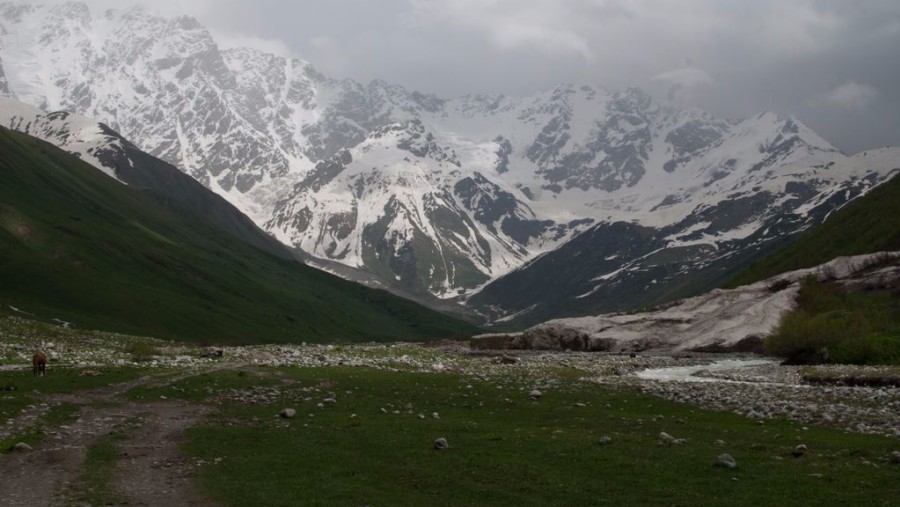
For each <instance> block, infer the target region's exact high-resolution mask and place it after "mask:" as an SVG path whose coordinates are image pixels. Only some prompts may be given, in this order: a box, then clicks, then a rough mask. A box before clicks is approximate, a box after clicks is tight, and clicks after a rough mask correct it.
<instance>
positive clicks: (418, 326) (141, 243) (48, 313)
mask: <svg viewBox="0 0 900 507" xmlns="http://www.w3.org/2000/svg"><path fill="white" fill-rule="evenodd" d="M0 153H2V157H0V280H2V281H3V283H2V284H0V312H3V313H10V312H13V310H12V309H10V306H14V307H17V308H19V309H21V310H25V311H27V312H29V313H31V314H33V315H34V316H36V317H38V318H42V319H45V320H48V319H52V318H57V319H61V320H65V321H70V322H73V323H74V324H75V325H76V326H78V327H81V328H97V329H108V330H115V331H122V332H129V333H141V334H151V335H156V336H160V337H167V338H178V339H185V340H193V341H200V342H241V343H253V342H262V341H360V340H373V341H381V340H425V339H430V338H440V337H446V336H453V335H468V334H471V333H473V332H475V331H477V329H476V328H474V327H472V326H470V325H468V324H465V323H462V322H459V321H457V320H454V319H451V318H449V317H446V316H444V315H442V314H439V313H436V312H433V311H430V310H427V309H425V308H422V307H420V306H419V305H416V304H414V303H412V302H409V301H406V300H403V299H400V298H397V297H395V296H392V295H390V294H388V293H386V292H383V291H376V290H371V289H367V288H365V287H362V286H359V285H356V284H353V283H350V282H345V281H343V280H340V279H338V278H336V277H334V276H332V275H329V274H326V273H324V272H320V271H317V270H314V269H312V268H309V267H306V266H304V265H302V264H300V263H297V262H294V261H290V260H287V259H282V258H278V257H276V256H273V255H271V254H267V253H264V252H262V251H260V250H258V249H256V248H254V247H251V246H249V245H247V244H245V243H243V242H241V241H238V240H236V239H235V237H234V236H231V235H229V234H227V233H225V232H223V231H221V230H220V229H216V228H214V227H211V226H210V225H208V223H209V222H208V221H206V220H204V219H203V218H202V217H196V216H191V215H189V214H186V213H182V214H176V213H174V212H173V211H170V210H169V209H166V208H165V207H163V206H161V205H160V204H158V203H157V202H156V201H155V200H154V199H152V198H151V197H150V196H149V195H148V194H145V193H142V192H140V191H137V190H134V189H131V188H129V187H126V186H124V185H122V184H120V183H118V182H116V181H114V180H112V179H111V178H109V177H107V176H105V175H103V174H101V173H100V172H99V171H97V170H96V169H94V168H93V167H91V166H89V165H87V164H85V163H82V162H80V161H78V160H77V159H75V158H73V157H71V156H70V155H68V154H66V153H64V152H62V151H60V150H58V149H56V148H55V147H53V146H51V145H49V144H47V143H44V142H41V141H38V140H36V139H33V138H30V137H28V136H25V135H22V134H18V133H15V132H11V131H9V130H6V129H0Z"/></svg>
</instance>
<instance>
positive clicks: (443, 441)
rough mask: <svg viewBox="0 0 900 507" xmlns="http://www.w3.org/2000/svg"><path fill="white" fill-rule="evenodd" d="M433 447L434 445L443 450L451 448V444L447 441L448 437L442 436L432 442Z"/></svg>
mask: <svg viewBox="0 0 900 507" xmlns="http://www.w3.org/2000/svg"><path fill="white" fill-rule="evenodd" d="M432 447H434V448H435V449H436V450H438V451H440V450H443V449H449V448H450V444H448V443H447V439H446V438H444V437H441V438H437V439H435V440H434V443H433V444H432Z"/></svg>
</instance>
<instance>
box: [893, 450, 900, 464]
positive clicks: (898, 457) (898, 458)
mask: <svg viewBox="0 0 900 507" xmlns="http://www.w3.org/2000/svg"><path fill="white" fill-rule="evenodd" d="M891 463H893V464H895V465H900V451H894V452H892V453H891Z"/></svg>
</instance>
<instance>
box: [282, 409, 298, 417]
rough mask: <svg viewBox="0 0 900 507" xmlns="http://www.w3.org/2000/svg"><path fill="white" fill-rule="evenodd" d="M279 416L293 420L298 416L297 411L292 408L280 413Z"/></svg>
mask: <svg viewBox="0 0 900 507" xmlns="http://www.w3.org/2000/svg"><path fill="white" fill-rule="evenodd" d="M278 415H279V416H281V417H283V418H285V419H293V418H294V417H296V416H297V411H296V410H294V409H292V408H286V409H284V410H282V411H281V412H279V413H278Z"/></svg>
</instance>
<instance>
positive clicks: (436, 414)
mask: <svg viewBox="0 0 900 507" xmlns="http://www.w3.org/2000/svg"><path fill="white" fill-rule="evenodd" d="M431 418H432V419H440V418H441V414H438V413H437V412H432V413H431Z"/></svg>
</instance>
